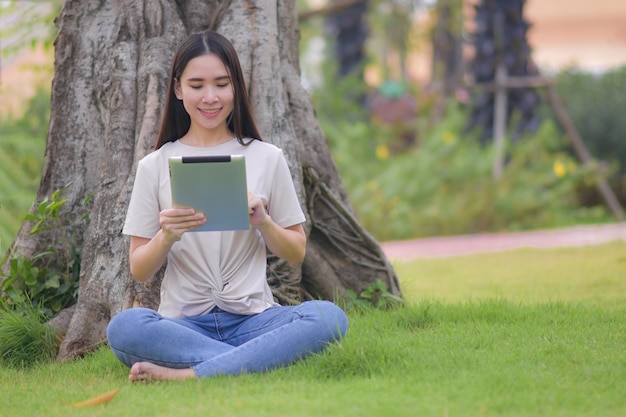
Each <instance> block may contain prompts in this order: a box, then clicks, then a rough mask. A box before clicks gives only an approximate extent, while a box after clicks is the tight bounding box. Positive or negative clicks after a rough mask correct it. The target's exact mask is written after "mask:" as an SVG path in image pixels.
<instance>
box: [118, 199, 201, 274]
mask: <svg viewBox="0 0 626 417" xmlns="http://www.w3.org/2000/svg"><path fill="white" fill-rule="evenodd" d="M204 222H206V218H205V217H204V215H203V214H202V213H196V212H195V211H194V210H193V209H168V210H163V211H162V212H161V213H160V215H159V223H160V224H161V229H160V230H159V231H158V232H157V234H156V235H155V236H154V237H153V238H152V239H149V238H144V237H139V236H131V237H130V256H129V259H130V260H129V263H130V273H131V275H132V276H133V277H134V278H135V279H136V280H137V281H140V282H145V281H147V280H148V279H150V278H151V277H152V276H153V275H154V274H156V272H157V271H158V270H159V269H160V268H161V266H163V263H164V262H165V260H166V259H167V254H168V253H169V251H170V249H171V248H172V245H173V244H174V243H176V242H177V241H179V240H180V238H181V236H182V235H183V233H185V232H186V231H189V230H191V229H195V228H196V227H198V226H200V225H202V224H203V223H204Z"/></svg>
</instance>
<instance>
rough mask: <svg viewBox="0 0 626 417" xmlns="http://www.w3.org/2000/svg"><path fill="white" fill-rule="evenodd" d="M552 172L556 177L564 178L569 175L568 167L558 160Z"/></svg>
mask: <svg viewBox="0 0 626 417" xmlns="http://www.w3.org/2000/svg"><path fill="white" fill-rule="evenodd" d="M552 171H554V175H556V176H557V177H559V178H563V177H564V176H565V174H567V167H566V166H565V164H564V163H563V162H561V161H558V160H557V161H555V162H554V165H553V166H552Z"/></svg>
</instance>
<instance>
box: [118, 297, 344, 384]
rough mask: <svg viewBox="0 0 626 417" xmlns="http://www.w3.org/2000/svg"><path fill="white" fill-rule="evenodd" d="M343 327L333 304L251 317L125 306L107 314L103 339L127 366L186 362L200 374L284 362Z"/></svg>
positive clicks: (337, 336)
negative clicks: (166, 313)
mask: <svg viewBox="0 0 626 417" xmlns="http://www.w3.org/2000/svg"><path fill="white" fill-rule="evenodd" d="M347 329H348V319H347V317H346V315H345V313H344V312H343V311H342V310H341V309H340V308H339V307H337V306H336V305H335V304H333V303H331V302H329V301H307V302H304V303H302V304H300V305H297V306H288V307H287V306H276V307H271V308H269V309H267V310H265V311H264V312H262V313H259V314H255V315H251V316H246V315H239V314H232V313H228V312H225V311H224V310H221V309H219V308H215V309H213V310H212V311H211V312H210V313H208V314H205V315H202V316H196V317H187V318H181V319H172V318H166V317H163V316H161V315H160V314H159V313H157V312H156V311H154V310H151V309H148V308H131V309H127V310H124V311H122V312H120V313H119V314H117V315H116V316H115V317H113V319H112V320H111V322H110V323H109V326H108V328H107V338H108V341H109V346H110V347H111V349H112V350H113V353H114V354H115V356H116V357H117V358H118V359H119V360H120V361H122V362H123V363H124V364H126V365H127V366H129V367H130V366H132V365H133V364H134V363H135V362H144V361H145V362H151V363H154V364H157V365H161V366H165V367H168V368H189V367H191V368H193V370H194V371H195V373H196V374H197V375H198V376H199V377H201V378H206V377H210V376H214V375H236V374H241V373H250V372H262V371H267V370H270V369H273V368H277V367H280V366H285V365H288V364H290V363H293V362H294V361H296V360H298V359H301V358H303V357H305V356H306V355H308V354H311V353H315V352H319V351H321V350H323V349H324V348H325V347H326V346H327V344H328V343H331V342H334V341H338V340H340V339H341V338H342V337H343V336H345V334H346V331H347Z"/></svg>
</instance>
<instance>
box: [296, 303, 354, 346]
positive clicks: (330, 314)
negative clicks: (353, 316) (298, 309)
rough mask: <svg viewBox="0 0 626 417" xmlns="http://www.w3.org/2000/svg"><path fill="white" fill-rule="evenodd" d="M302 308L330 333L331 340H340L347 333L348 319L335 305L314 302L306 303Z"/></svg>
mask: <svg viewBox="0 0 626 417" xmlns="http://www.w3.org/2000/svg"><path fill="white" fill-rule="evenodd" d="M302 306H303V307H304V308H305V309H306V311H308V312H310V314H311V315H312V316H313V317H315V319H316V320H318V321H319V322H320V324H321V325H323V326H324V327H325V328H327V329H328V330H329V331H330V332H331V339H334V340H340V339H341V338H343V337H344V336H345V335H346V333H347V332H348V317H347V316H346V313H345V312H344V311H343V310H342V309H341V308H339V307H338V306H337V305H336V304H335V303H333V302H331V301H326V300H315V301H307V302H305V303H303V304H302Z"/></svg>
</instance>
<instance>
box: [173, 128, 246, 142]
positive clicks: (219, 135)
mask: <svg viewBox="0 0 626 417" xmlns="http://www.w3.org/2000/svg"><path fill="white" fill-rule="evenodd" d="M234 137H235V134H234V133H233V132H231V131H230V130H229V129H228V128H226V129H220V130H219V131H213V130H206V129H194V128H193V127H191V128H190V129H189V131H188V132H187V133H186V134H185V136H183V137H182V138H180V141H181V142H182V143H184V144H185V145H189V146H197V147H209V146H217V145H221V144H222V143H226V142H229V141H231V140H232V139H233V138H234Z"/></svg>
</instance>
